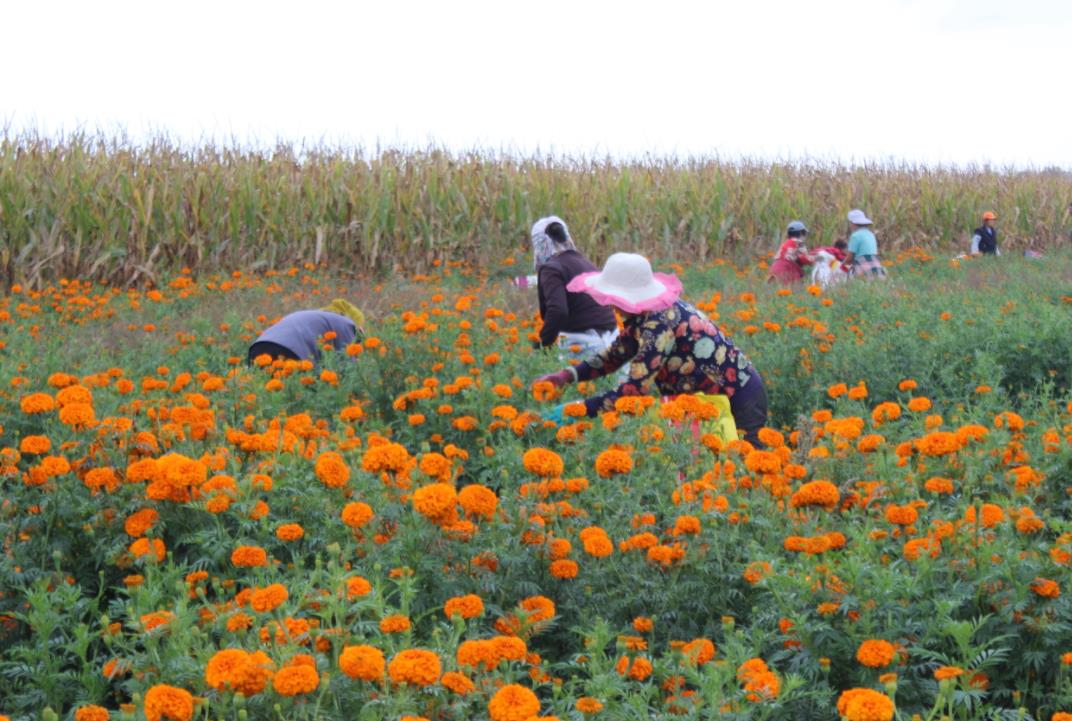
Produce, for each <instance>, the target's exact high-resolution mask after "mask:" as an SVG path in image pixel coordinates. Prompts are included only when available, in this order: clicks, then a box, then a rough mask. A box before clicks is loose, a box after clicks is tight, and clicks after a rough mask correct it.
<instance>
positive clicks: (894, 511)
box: [886, 503, 919, 526]
mask: <svg viewBox="0 0 1072 721" xmlns="http://www.w3.org/2000/svg"><path fill="white" fill-rule="evenodd" d="M918 519H919V512H918V511H916V508H915V506H912V505H904V506H898V505H897V504H895V503H891V504H890V505H889V506H886V520H887V521H888V522H890V523H893V524H895V525H898V526H911V525H912V524H913V523H915V522H916V521H917V520H918Z"/></svg>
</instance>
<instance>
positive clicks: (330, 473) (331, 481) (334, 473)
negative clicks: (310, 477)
mask: <svg viewBox="0 0 1072 721" xmlns="http://www.w3.org/2000/svg"><path fill="white" fill-rule="evenodd" d="M314 470H315V471H316V477H317V478H318V479H319V480H320V482H321V483H323V484H324V485H325V486H327V487H328V488H342V487H343V486H345V485H346V484H347V483H349V481H350V467H349V466H348V465H346V461H344V460H343V458H342V456H341V455H339V454H338V453H336V452H334V451H326V452H324V453H321V454H320V455H319V456H318V457H317V459H316V465H315V466H314Z"/></svg>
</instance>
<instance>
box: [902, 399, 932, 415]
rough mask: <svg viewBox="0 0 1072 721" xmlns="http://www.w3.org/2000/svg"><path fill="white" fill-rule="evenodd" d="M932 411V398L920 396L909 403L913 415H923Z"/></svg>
mask: <svg viewBox="0 0 1072 721" xmlns="http://www.w3.org/2000/svg"><path fill="white" fill-rule="evenodd" d="M930 409H931V400H930V398H925V397H923V396H919V397H918V398H912V399H911V400H909V401H908V410H910V411H912V412H913V413H922V412H924V411H929V410H930Z"/></svg>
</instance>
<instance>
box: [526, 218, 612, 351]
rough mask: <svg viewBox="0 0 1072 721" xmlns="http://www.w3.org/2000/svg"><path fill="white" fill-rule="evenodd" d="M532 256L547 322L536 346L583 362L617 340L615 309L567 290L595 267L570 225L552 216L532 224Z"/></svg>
mask: <svg viewBox="0 0 1072 721" xmlns="http://www.w3.org/2000/svg"><path fill="white" fill-rule="evenodd" d="M532 254H533V266H534V267H535V269H536V275H537V283H536V290H537V292H538V294H539V300H540V319H541V320H542V321H543V327H542V328H541V329H540V339H539V341H537V343H536V345H537V347H539V348H550V347H553V346H557V347H558V348H559V349H560V352H561V354H562V357H563V359H565V358H573V359H575V360H581V359H583V358H585V357H586V356H588V355H590V354H592V353H596V352H598V351H601V350H603V349H604V348H606V347H608V346H609V345H610V344H611V343H612V342H614V339H615V338H617V337H618V322H617V321H616V320H615V318H614V311H612V310H611V309H610V308H607V307H604V306H601V305H600V304H599V303H597V302H596V301H594V300H593V299H592V298H591V296H589V295H587V294H585V293H575V292H571V291H570V290H568V289H567V286H568V285H569V283H570V281H572V280H573V279H574V278H576V277H577V276H578V275H581V274H582V273H590V272H593V271H595V270H596V266H595V265H594V264H593V263H592V261H590V260H588V258H586V257H585V256H584V255H583V254H582V253H581V252H580V251H579V250H577V246H576V245H575V244H574V242H573V238H571V237H570V233H569V228H568V227H566V222H565V221H564V220H562V219H561V218H559V217H558V216H557V215H550V216H548V217H546V218H540V219H539V220H537V221H536V222H535V223H533V225H532Z"/></svg>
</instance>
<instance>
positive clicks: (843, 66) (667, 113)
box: [0, 0, 1072, 169]
mask: <svg viewBox="0 0 1072 721" xmlns="http://www.w3.org/2000/svg"><path fill="white" fill-rule="evenodd" d="M0 25H2V27H3V32H2V33H0V72H2V80H0V127H3V126H7V128H8V131H9V132H12V131H15V132H17V131H20V130H22V129H25V128H35V129H36V130H38V131H39V132H43V133H48V134H56V133H59V132H65V131H71V130H74V129H83V130H86V131H90V132H96V131H97V130H99V129H103V130H105V131H106V132H110V133H111V134H114V131H115V129H116V128H123V129H125V131H126V133H127V134H128V135H129V137H130V138H131V139H133V140H134V141H136V142H138V141H142V140H144V139H145V138H146V137H149V136H151V135H152V134H154V133H167V134H168V135H169V136H170V137H172V138H173V139H177V140H181V141H184V142H198V141H207V140H211V141H215V142H230V141H232V140H235V141H238V142H242V143H253V144H257V145H259V146H271V145H274V144H275V142H276V141H277V140H283V141H288V142H292V143H294V144H296V145H300V144H303V143H304V144H306V145H310V144H314V145H315V144H318V143H321V142H326V143H328V144H331V145H337V144H346V145H360V146H363V147H365V148H375V147H376V146H381V147H382V146H405V147H427V146H429V145H431V144H434V145H437V146H441V147H447V148H451V149H456V150H465V149H470V148H481V149H487V150H495V151H497V150H507V151H510V152H515V153H521V154H530V153H533V152H541V153H547V152H553V153H556V154H573V155H578V154H581V155H585V156H589V157H590V156H603V155H606V154H612V155H618V156H622V155H624V156H629V155H644V154H655V155H678V156H688V155H704V156H707V155H719V156H721V157H724V158H733V157H740V156H748V157H753V158H762V159H791V160H799V159H804V158H813V159H820V160H834V159H836V160H841V161H846V162H860V161H867V160H890V159H892V160H896V161H902V160H905V161H909V162H925V163H928V164H937V163H943V164H948V163H956V164H970V163H991V164H995V165H1017V166H1035V167H1047V166H1054V165H1056V166H1061V167H1064V168H1069V169H1072V138H1070V137H1069V128H1072V2H1069V0H1006V1H1001V0H811V1H806V0H766V1H764V0H756V1H754V2H750V1H746V0H732V1H727V2H721V1H712V2H673V1H670V0H662V1H652V0H648V1H646V2H632V1H631V0H616V1H614V2H603V1H595V0H593V1H591V2H586V1H585V0H572V1H570V2H559V1H557V0H541V1H539V2H512V1H510V0H499V1H498V2H466V1H465V0H457V1H455V2H449V1H444V0H440V1H438V2H423V1H422V2H417V1H414V2H407V1H405V0H384V1H382V2H347V3H330V2H317V1H310V0H305V1H295V2H237V1H228V0H216V1H215V2H201V1H199V0H183V1H182V2H177V1H175V2H173V1H171V0H141V1H140V2H108V1H104V2H86V1H81V2H50V1H49V0H14V1H13V2H9V3H5V4H4V6H3V8H2V12H0Z"/></svg>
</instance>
